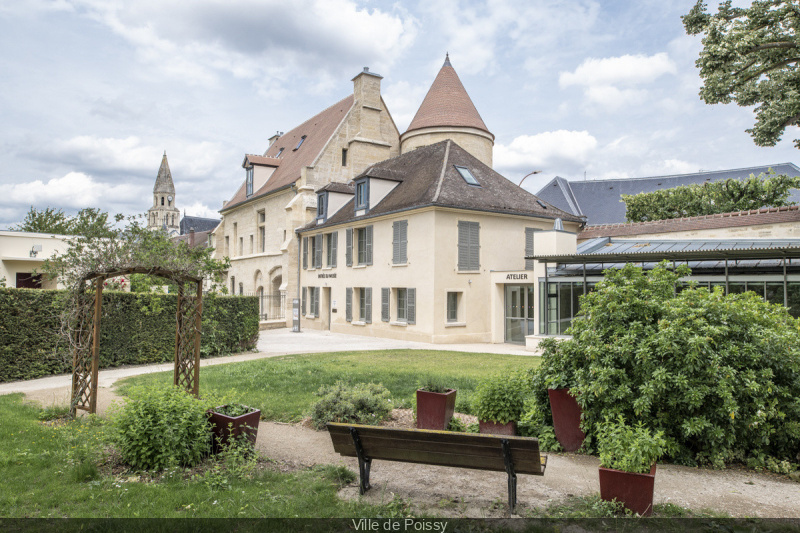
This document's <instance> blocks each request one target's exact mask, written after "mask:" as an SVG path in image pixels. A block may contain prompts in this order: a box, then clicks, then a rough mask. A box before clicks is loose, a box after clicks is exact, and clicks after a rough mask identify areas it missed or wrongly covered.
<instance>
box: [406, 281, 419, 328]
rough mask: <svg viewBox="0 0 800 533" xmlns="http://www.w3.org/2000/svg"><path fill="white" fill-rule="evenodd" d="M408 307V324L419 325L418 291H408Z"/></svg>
mask: <svg viewBox="0 0 800 533" xmlns="http://www.w3.org/2000/svg"><path fill="white" fill-rule="evenodd" d="M406 305H407V306H408V312H407V313H406V314H407V315H408V318H407V319H406V322H408V323H409V324H416V323H417V289H406Z"/></svg>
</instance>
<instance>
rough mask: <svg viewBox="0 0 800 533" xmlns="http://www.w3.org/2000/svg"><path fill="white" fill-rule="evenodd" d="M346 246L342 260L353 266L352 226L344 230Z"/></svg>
mask: <svg viewBox="0 0 800 533" xmlns="http://www.w3.org/2000/svg"><path fill="white" fill-rule="evenodd" d="M345 240H346V241H347V242H346V247H345V250H344V261H345V263H347V266H349V267H351V266H353V228H347V229H346V230H345Z"/></svg>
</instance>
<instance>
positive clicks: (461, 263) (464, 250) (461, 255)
mask: <svg viewBox="0 0 800 533" xmlns="http://www.w3.org/2000/svg"><path fill="white" fill-rule="evenodd" d="M468 224H469V223H468V222H464V221H463V220H459V221H458V269H459V270H469V269H468V268H467V264H468V263H469V226H468Z"/></svg>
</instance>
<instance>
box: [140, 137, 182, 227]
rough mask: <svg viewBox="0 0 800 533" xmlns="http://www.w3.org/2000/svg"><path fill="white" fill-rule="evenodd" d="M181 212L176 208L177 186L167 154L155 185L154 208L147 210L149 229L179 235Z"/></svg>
mask: <svg viewBox="0 0 800 533" xmlns="http://www.w3.org/2000/svg"><path fill="white" fill-rule="evenodd" d="M180 220H181V212H180V210H179V209H178V208H177V207H175V184H174V183H172V173H171V172H170V171H169V163H167V152H166V151H165V152H164V156H163V157H162V158H161V166H160V167H159V169H158V175H157V176H156V183H155V185H153V207H151V208H150V209H148V210H147V227H148V229H152V230H157V229H165V230H166V231H167V232H168V233H169V234H170V235H176V234H178V233H179V231H180V228H179V224H180Z"/></svg>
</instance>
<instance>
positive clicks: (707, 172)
mask: <svg viewBox="0 0 800 533" xmlns="http://www.w3.org/2000/svg"><path fill="white" fill-rule="evenodd" d="M782 165H791V166H793V167H795V168H797V166H796V165H795V164H794V163H792V162H786V163H775V164H769V165H755V166H752V167H742V168H725V169H720V170H703V171H699V172H687V173H685V174H664V175H660V176H639V177H637V178H611V179H600V180H580V179H578V180H567V181H569V182H570V183H597V182H609V183H610V182H613V181H636V180H655V179H666V178H683V177H686V176H702V175H706V174H719V173H721V172H742V171H745V170H754V169H758V168H768V169H772V168H774V167H778V166H782ZM551 181H552V180H551Z"/></svg>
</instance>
